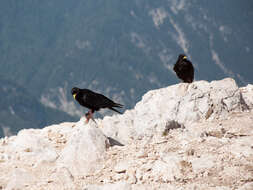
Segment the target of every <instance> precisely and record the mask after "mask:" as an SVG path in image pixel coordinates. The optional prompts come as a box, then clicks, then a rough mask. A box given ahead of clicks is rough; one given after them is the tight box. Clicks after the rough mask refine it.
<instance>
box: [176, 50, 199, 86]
mask: <svg viewBox="0 0 253 190" xmlns="http://www.w3.org/2000/svg"><path fill="white" fill-rule="evenodd" d="M173 70H174V71H175V72H176V74H177V76H178V78H180V79H182V80H183V82H187V83H192V81H193V79H194V67H193V65H192V63H191V61H189V60H188V59H187V57H186V56H185V55H184V54H180V55H179V56H178V59H177V62H176V64H175V65H174V67H173Z"/></svg>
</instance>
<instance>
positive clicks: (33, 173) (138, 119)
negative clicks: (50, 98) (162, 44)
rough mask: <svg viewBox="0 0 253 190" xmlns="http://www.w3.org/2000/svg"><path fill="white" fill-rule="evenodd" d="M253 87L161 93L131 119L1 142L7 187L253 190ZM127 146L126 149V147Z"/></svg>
mask: <svg viewBox="0 0 253 190" xmlns="http://www.w3.org/2000/svg"><path fill="white" fill-rule="evenodd" d="M252 97H253V86H252V85H248V86H246V87H243V88H238V87H237V85H236V84H235V82H234V80H233V79H224V80H221V81H213V82H210V83H208V82H206V81H197V82H194V83H192V84H184V83H181V84H177V85H173V86H169V87H167V88H163V89H158V90H153V91H150V92H148V93H147V94H145V95H144V96H143V99H142V100H141V101H140V102H139V103H138V104H137V105H136V107H135V108H134V109H133V110H127V111H126V112H125V113H124V114H123V115H114V116H112V117H105V118H104V119H103V120H100V119H98V120H96V122H97V124H96V123H94V122H93V121H90V122H89V124H85V123H84V119H81V120H80V121H79V122H77V123H62V124H59V125H52V126H49V127H45V128H44V129H27V130H22V131H20V132H19V133H18V135H17V136H12V137H8V138H7V137H6V138H3V139H0V189H22V190H23V189H36V190H37V189H38V190H39V189H47V190H48V189H77V190H79V189H80V190H107V189H109V190H114V189H122V190H145V189H164V190H165V189H166V190H167V189H224V190H226V189H240V190H251V189H253V110H252V108H253V99H252ZM123 144H124V146H122V145H123Z"/></svg>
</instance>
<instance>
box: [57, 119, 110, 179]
mask: <svg viewBox="0 0 253 190" xmlns="http://www.w3.org/2000/svg"><path fill="white" fill-rule="evenodd" d="M107 144H108V140H107V138H106V137H105V135H104V134H103V133H102V132H101V130H100V129H98V128H97V127H96V125H95V124H94V123H89V124H88V125H85V126H84V121H83V120H80V121H79V122H78V123H77V124H76V127H75V129H74V130H73V131H72V134H71V136H70V138H69V140H68V142H67V144H66V146H65V148H64V149H63V150H62V152H61V155H60V157H59V159H58V160H57V165H59V166H64V167H66V168H68V169H69V171H70V172H71V174H72V175H73V176H79V175H88V174H90V173H94V172H95V171H96V170H99V169H100V168H101V167H102V161H103V160H104V153H105V151H106V146H107Z"/></svg>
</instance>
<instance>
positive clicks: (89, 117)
mask: <svg viewBox="0 0 253 190" xmlns="http://www.w3.org/2000/svg"><path fill="white" fill-rule="evenodd" d="M85 117H86V121H85V123H86V124H87V123H89V120H90V119H92V121H94V122H95V123H97V122H96V121H95V119H94V118H93V113H92V112H91V111H89V112H88V113H86V114H85Z"/></svg>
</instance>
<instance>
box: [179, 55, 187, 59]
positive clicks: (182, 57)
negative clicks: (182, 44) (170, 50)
mask: <svg viewBox="0 0 253 190" xmlns="http://www.w3.org/2000/svg"><path fill="white" fill-rule="evenodd" d="M178 59H180V60H184V59H187V57H186V55H185V54H180V55H179V56H178Z"/></svg>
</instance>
